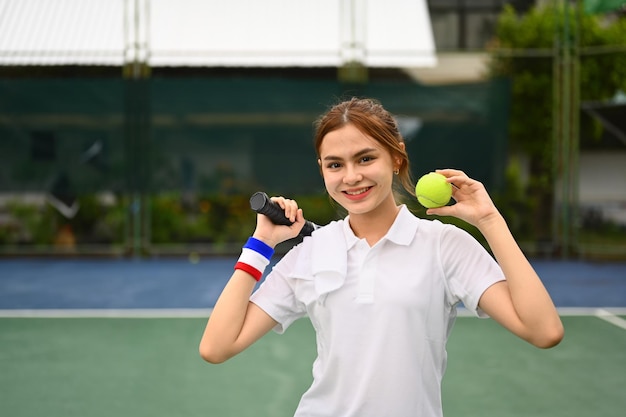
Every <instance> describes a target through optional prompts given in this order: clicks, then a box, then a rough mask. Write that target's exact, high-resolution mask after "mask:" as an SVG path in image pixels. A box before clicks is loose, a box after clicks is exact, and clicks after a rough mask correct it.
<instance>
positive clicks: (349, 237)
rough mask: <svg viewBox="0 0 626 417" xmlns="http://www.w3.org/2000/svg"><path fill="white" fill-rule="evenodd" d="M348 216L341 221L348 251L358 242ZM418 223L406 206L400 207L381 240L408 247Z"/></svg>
mask: <svg viewBox="0 0 626 417" xmlns="http://www.w3.org/2000/svg"><path fill="white" fill-rule="evenodd" d="M349 219H350V216H346V218H345V219H344V221H343V234H344V237H345V239H346V249H348V250H350V249H351V248H352V247H353V246H354V245H356V243H357V242H358V241H359V240H360V239H359V238H358V237H356V235H355V234H354V232H353V231H352V229H351V228H350V222H349ZM417 226H418V221H417V219H416V218H415V216H413V214H411V212H410V211H409V209H408V208H407V207H406V205H404V204H402V205H401V206H400V211H399V212H398V215H397V216H396V219H395V220H394V222H393V224H392V225H391V227H390V228H389V231H388V232H387V234H386V235H385V236H384V237H383V238H382V239H381V240H389V241H390V242H393V243H395V244H397V245H403V246H408V245H409V244H411V242H412V241H413V238H414V237H415V233H416V232H417Z"/></svg>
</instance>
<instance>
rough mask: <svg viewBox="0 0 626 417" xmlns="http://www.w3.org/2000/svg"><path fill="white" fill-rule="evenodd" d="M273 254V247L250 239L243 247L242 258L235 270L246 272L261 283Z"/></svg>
mask: <svg viewBox="0 0 626 417" xmlns="http://www.w3.org/2000/svg"><path fill="white" fill-rule="evenodd" d="M273 254H274V249H273V248H272V247H271V246H268V245H266V244H265V243H263V242H261V241H260V240H258V239H255V238H253V237H250V238H249V239H248V241H247V242H246V244H245V245H243V249H242V250H241V256H240V257H239V259H238V260H237V263H236V264H235V269H240V270H242V271H245V272H247V273H248V274H250V275H252V277H253V278H254V279H255V280H257V281H259V280H260V279H261V277H262V276H263V271H265V267H266V266H267V265H269V263H270V258H271V257H272V255H273Z"/></svg>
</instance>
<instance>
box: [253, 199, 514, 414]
mask: <svg viewBox="0 0 626 417" xmlns="http://www.w3.org/2000/svg"><path fill="white" fill-rule="evenodd" d="M503 279H504V276H503V274H502V271H501V269H500V267H499V266H498V264H497V263H496V262H495V261H494V260H493V258H492V257H491V256H490V255H489V253H488V252H487V251H486V250H485V249H484V248H483V247H482V246H481V245H480V244H479V243H478V242H477V241H476V240H475V239H474V238H473V237H472V236H470V235H469V234H468V233H467V232H465V231H464V230H462V229H459V228H457V227H455V226H451V225H445V224H442V223H441V222H439V221H431V220H424V219H418V218H417V217H415V216H413V214H411V213H410V211H409V210H408V209H407V208H406V207H404V206H403V207H402V208H401V210H400V212H399V214H398V216H397V218H396V220H395V222H394V224H393V225H392V227H391V228H390V230H389V232H388V233H387V235H386V236H385V237H384V238H383V239H381V240H380V241H379V242H378V243H376V244H375V245H374V246H373V247H370V246H369V245H368V244H367V242H366V241H365V240H364V239H359V238H357V237H356V236H355V235H354V233H353V232H352V230H351V229H350V227H349V218H346V219H345V220H341V221H337V222H333V223H331V224H329V225H327V226H325V227H323V228H321V229H318V230H317V231H315V232H314V233H313V235H312V236H311V237H308V238H305V239H304V241H303V242H302V243H301V244H299V245H298V246H296V247H294V248H293V249H292V250H291V251H290V252H289V253H287V254H286V255H285V256H284V257H283V259H281V260H280V261H279V262H278V263H277V264H276V266H275V267H274V268H273V270H272V272H271V273H270V274H269V275H268V277H267V278H266V280H265V281H264V282H263V284H262V285H261V286H260V287H259V289H258V290H257V291H256V292H255V293H254V294H253V295H252V297H251V300H252V302H254V303H255V304H257V305H258V306H259V307H260V308H261V309H263V310H264V311H265V312H267V313H268V314H269V315H270V316H271V317H272V318H274V320H276V321H277V322H278V323H279V324H278V325H277V327H276V328H275V330H276V331H277V332H278V333H282V332H283V331H285V329H286V328H287V327H288V326H289V325H290V324H291V323H292V322H293V321H294V320H296V319H298V318H300V317H303V316H309V318H310V320H311V323H312V324H313V327H314V328H315V331H316V335H317V354H318V356H317V358H316V360H315V362H314V363H313V383H312V385H311V387H310V388H309V389H308V390H307V391H306V392H305V393H304V395H303V396H302V399H301V400H300V403H299V405H298V409H297V411H296V414H295V416H296V417H339V416H341V417H351V416H354V417H357V416H358V417H370V416H371V417H381V416H393V417H409V416H410V417H417V416H419V417H440V416H442V405H441V380H442V377H443V374H444V371H445V368H446V349H445V345H446V341H447V340H448V336H449V334H450V330H451V329H452V325H453V323H454V319H455V317H456V305H457V304H458V303H459V302H463V304H464V305H465V306H466V307H467V308H468V309H469V310H471V311H474V313H475V314H477V315H481V314H480V312H479V311H478V300H479V299H480V296H481V295H482V293H483V292H484V291H485V290H486V289H487V288H488V287H489V286H491V285H493V284H494V283H496V282H498V281H501V280H503Z"/></svg>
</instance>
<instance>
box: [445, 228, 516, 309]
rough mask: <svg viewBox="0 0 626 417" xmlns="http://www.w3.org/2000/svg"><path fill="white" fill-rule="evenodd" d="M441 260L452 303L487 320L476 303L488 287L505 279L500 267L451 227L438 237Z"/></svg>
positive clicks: (477, 244)
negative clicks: (459, 304)
mask: <svg viewBox="0 0 626 417" xmlns="http://www.w3.org/2000/svg"><path fill="white" fill-rule="evenodd" d="M441 260H442V266H443V270H444V275H445V277H446V280H447V282H448V289H449V291H450V293H451V294H450V295H451V297H452V301H453V302H454V303H458V302H463V305H464V306H465V307H466V308H467V309H468V310H470V311H471V312H473V313H474V314H475V315H476V316H478V317H487V316H486V314H485V313H484V312H482V310H480V309H479V308H478V302H479V300H480V297H481V296H482V295H483V293H484V292H485V291H486V290H487V288H489V287H491V286H492V285H493V284H495V283H497V282H499V281H503V280H504V279H505V277H504V273H503V272H502V269H501V268H500V265H498V263H497V262H496V261H495V259H494V258H493V257H492V256H491V254H490V253H489V252H487V250H486V249H485V248H484V247H483V246H482V245H481V244H480V243H479V242H478V241H477V240H476V239H475V238H474V237H473V236H471V235H470V234H469V233H467V232H466V231H465V230H462V229H460V228H458V227H456V226H452V225H445V227H444V230H443V232H442V235H441Z"/></svg>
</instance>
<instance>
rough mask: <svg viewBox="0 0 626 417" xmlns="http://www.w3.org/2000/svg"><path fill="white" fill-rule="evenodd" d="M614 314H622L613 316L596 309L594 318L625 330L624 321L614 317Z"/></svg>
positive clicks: (604, 310) (625, 321) (605, 311)
mask: <svg viewBox="0 0 626 417" xmlns="http://www.w3.org/2000/svg"><path fill="white" fill-rule="evenodd" d="M616 314H623V313H615V314H614V313H612V312H610V311H608V310H606V309H604V308H598V309H597V310H596V312H595V316H596V317H597V318H599V319H602V320H604V321H608V322H609V323H611V324H613V325H615V326H617V327H620V328H622V329H624V330H626V320H624V319H623V318H621V317H619V316H616Z"/></svg>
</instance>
